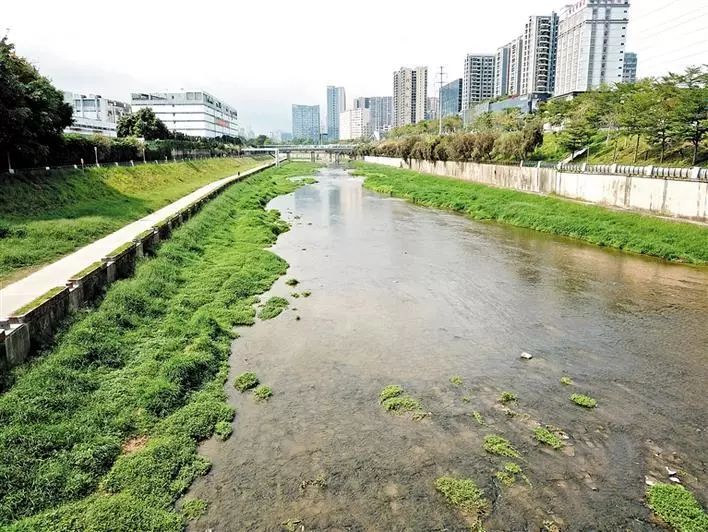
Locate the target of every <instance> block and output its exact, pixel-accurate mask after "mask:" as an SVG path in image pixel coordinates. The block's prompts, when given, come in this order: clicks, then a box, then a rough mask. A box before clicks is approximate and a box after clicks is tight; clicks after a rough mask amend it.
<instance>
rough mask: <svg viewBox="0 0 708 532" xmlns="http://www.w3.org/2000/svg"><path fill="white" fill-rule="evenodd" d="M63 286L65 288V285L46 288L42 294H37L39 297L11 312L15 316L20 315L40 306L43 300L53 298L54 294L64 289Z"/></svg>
mask: <svg viewBox="0 0 708 532" xmlns="http://www.w3.org/2000/svg"><path fill="white" fill-rule="evenodd" d="M64 288H66V287H64V286H55V287H54V288H52V289H51V290H47V291H46V292H45V293H44V294H42V295H41V296H39V297H37V298H35V299H33V300H32V301H30V302H29V303H27V304H26V305H24V306H22V307H20V308H18V309H17V310H16V311H15V312H13V314H15V315H16V316H21V315H23V314H27V313H28V312H29V311H30V310H33V309H36V308H37V307H38V306H40V305H41V304H42V303H44V302H45V301H49V300H50V299H51V298H53V297H54V296H55V295H57V294H58V293H59V292H61V291H62V290H64Z"/></svg>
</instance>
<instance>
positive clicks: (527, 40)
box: [519, 13, 558, 94]
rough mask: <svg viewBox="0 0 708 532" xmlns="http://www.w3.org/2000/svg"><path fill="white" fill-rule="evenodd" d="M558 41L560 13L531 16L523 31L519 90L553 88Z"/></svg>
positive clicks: (525, 92)
mask: <svg viewBox="0 0 708 532" xmlns="http://www.w3.org/2000/svg"><path fill="white" fill-rule="evenodd" d="M557 41H558V15H556V14H555V13H551V14H550V15H543V16H531V17H529V20H528V22H527V23H526V25H525V27H524V34H523V45H522V52H521V80H520V86H519V94H530V93H533V92H542V93H548V94H550V93H552V92H553V89H554V86H555V77H556V76H555V74H556V45H557Z"/></svg>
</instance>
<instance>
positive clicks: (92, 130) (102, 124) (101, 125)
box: [64, 92, 130, 137]
mask: <svg viewBox="0 0 708 532" xmlns="http://www.w3.org/2000/svg"><path fill="white" fill-rule="evenodd" d="M64 102H65V103H68V104H69V105H71V108H72V109H73V111H74V112H73V115H72V118H73V119H74V123H73V124H71V125H70V126H69V127H67V128H66V129H65V130H64V132H65V133H80V134H82V135H94V134H97V135H105V136H107V137H116V136H117V132H116V129H117V125H118V120H120V118H121V117H122V116H123V115H126V114H129V113H130V105H128V104H127V103H123V102H118V101H116V100H109V99H108V98H104V97H102V96H99V95H96V94H77V93H73V92H64Z"/></svg>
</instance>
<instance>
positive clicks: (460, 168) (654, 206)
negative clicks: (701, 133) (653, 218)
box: [364, 156, 708, 222]
mask: <svg viewBox="0 0 708 532" xmlns="http://www.w3.org/2000/svg"><path fill="white" fill-rule="evenodd" d="M364 160H365V161H366V162H370V163H376V164H383V165H386V166H393V167H396V168H406V169H410V170H414V171H416V172H422V173H426V174H433V175H439V176H447V177H454V178H457V179H463V180H466V181H474V182H475V183H482V184H485V185H490V186H494V187H500V188H510V189H514V190H519V191H521V192H532V193H536V194H555V195H557V196H562V197H564V198H570V199H574V200H582V201H587V202H590V203H597V204H598V205H605V206H610V207H620V208H624V209H631V210H637V211H644V212H648V213H652V214H656V215H661V216H672V217H676V218H685V219H689V220H698V221H703V222H705V221H708V181H705V180H699V179H697V178H693V179H692V178H688V179H673V178H660V177H642V176H637V175H622V174H621V173H607V174H598V173H582V172H570V171H565V170H563V169H561V170H559V169H557V168H547V167H529V166H505V165H496V164H479V163H471V162H453V161H447V162H444V161H437V162H431V161H421V160H417V159H411V160H410V161H409V162H406V161H404V160H403V159H397V158H392V157H368V156H367V157H364ZM694 173H695V174H696V175H698V172H694Z"/></svg>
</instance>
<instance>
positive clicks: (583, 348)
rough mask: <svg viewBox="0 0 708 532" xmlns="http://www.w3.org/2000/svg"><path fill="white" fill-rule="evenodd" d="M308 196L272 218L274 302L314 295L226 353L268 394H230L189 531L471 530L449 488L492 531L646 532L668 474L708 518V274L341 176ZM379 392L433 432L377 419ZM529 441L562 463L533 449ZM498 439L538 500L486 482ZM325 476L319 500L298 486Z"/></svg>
mask: <svg viewBox="0 0 708 532" xmlns="http://www.w3.org/2000/svg"><path fill="white" fill-rule="evenodd" d="M318 179H319V180H320V182H319V183H318V184H316V185H310V186H306V187H303V188H301V189H299V190H297V191H296V192H295V193H294V194H291V195H288V196H283V197H280V198H277V199H275V200H273V201H272V202H271V204H270V207H272V208H277V209H279V210H280V211H281V212H282V213H283V216H284V218H286V219H287V220H289V221H290V222H291V223H292V230H291V231H290V232H288V233H286V234H284V235H282V236H281V237H280V238H279V240H278V243H277V244H276V246H274V248H273V251H274V252H275V253H277V254H278V255H280V256H282V257H283V258H284V259H285V260H287V261H288V262H289V263H290V269H289V271H288V275H287V276H286V277H284V278H283V279H281V280H280V281H278V283H277V284H276V285H275V286H274V287H273V289H272V291H271V293H272V294H275V295H289V294H290V293H291V292H292V291H293V289H292V288H290V287H287V286H286V285H285V283H284V281H285V279H286V278H288V277H295V278H297V279H299V280H300V284H299V286H298V287H296V288H295V289H294V290H296V291H298V292H301V291H303V290H311V291H312V296H311V297H309V298H302V297H301V298H299V299H294V298H292V297H290V300H291V308H290V309H289V310H287V311H285V312H284V313H283V314H282V315H280V316H279V317H277V318H275V319H273V320H270V321H265V322H259V323H257V324H256V325H255V326H253V327H251V328H247V329H244V330H242V331H240V332H241V334H242V337H241V338H240V339H238V340H237V341H235V342H234V345H233V355H232V379H233V377H234V376H235V375H236V374H238V373H241V372H242V371H246V370H253V371H256V372H257V373H258V375H259V377H260V378H261V381H262V382H265V383H267V384H269V385H271V386H272V387H273V391H274V396H273V397H272V398H271V400H270V401H268V402H264V403H256V402H255V401H254V400H253V398H252V397H251V396H250V395H249V394H244V395H241V394H239V393H238V392H236V391H235V390H234V389H233V388H232V386H231V385H230V384H229V386H228V393H229V396H230V401H231V402H232V403H233V404H234V405H235V406H236V408H237V415H236V419H235V422H234V434H233V436H232V437H231V439H229V440H228V441H226V442H218V441H215V440H211V441H209V442H207V443H205V444H204V446H203V448H202V453H203V454H205V455H207V456H208V457H209V458H210V459H211V460H212V461H213V463H214V467H213V469H212V471H211V472H210V473H209V475H207V476H206V477H204V478H203V479H200V480H199V481H197V482H196V483H195V485H194V486H193V488H192V490H191V492H190V494H189V496H190V497H201V498H204V499H206V500H207V501H209V503H210V506H209V510H208V513H207V514H206V515H205V516H204V517H202V518H200V519H199V520H198V521H196V522H195V523H193V524H192V525H191V529H192V530H205V529H207V528H212V529H213V530H215V531H225V530H281V529H282V525H281V523H283V522H285V521H287V520H288V519H296V520H300V521H301V524H302V525H303V526H304V527H305V529H306V530H382V531H383V530H463V529H465V527H466V523H465V521H464V520H463V519H462V518H461V516H460V515H458V514H457V513H456V512H455V511H454V510H453V509H452V508H450V507H449V506H447V505H446V503H445V502H444V501H443V499H442V498H441V497H440V496H439V495H438V494H437V493H436V492H435V490H434V487H433V482H434V480H435V478H437V477H438V476H441V475H455V476H464V477H470V478H472V479H474V480H475V481H476V482H477V483H478V485H480V486H481V487H482V488H483V489H484V491H485V495H486V496H487V498H489V499H490V501H491V502H492V503H493V504H492V508H491V512H490V515H489V516H488V517H487V518H486V520H485V527H486V529H487V530H539V529H540V527H541V525H542V523H543V521H544V520H553V521H555V522H556V523H558V524H559V525H561V526H562V529H563V530H613V531H614V530H654V529H659V527H658V525H657V524H656V523H655V522H654V521H653V520H652V518H651V515H650V512H649V511H648V510H647V509H646V507H645V504H644V502H643V495H644V490H645V488H646V486H645V475H650V476H653V477H655V478H657V479H659V480H662V481H666V477H667V474H666V471H665V469H664V468H665V467H666V466H670V467H672V468H675V469H679V470H680V471H679V476H680V477H681V480H682V481H683V482H684V484H685V485H687V486H688V487H689V488H690V489H691V490H692V491H693V492H694V493H695V494H696V495H697V496H698V498H699V500H701V501H702V502H703V504H704V505H705V504H706V503H707V502H708V489H707V487H706V478H707V475H708V463H707V462H708V438H706V430H708V427H707V425H708V406H707V405H706V399H705V397H706V395H705V388H706V384H707V383H708V364H707V363H708V270H705V269H703V270H701V269H695V268H689V267H684V266H676V265H667V264H665V263H662V262H660V261H655V260H651V259H645V258H643V257H636V256H631V255H627V254H622V253H619V252H612V251H608V250H603V249H599V248H595V247H591V246H585V245H580V244H577V243H574V242H571V241H568V240H564V239H558V238H554V237H550V236H548V235H543V234H540V233H536V232H533V231H527V230H520V229H515V228H510V227H506V226H502V225H497V224H487V223H479V222H473V221H469V220H467V219H465V218H463V217H460V216H455V215H452V214H447V213H442V212H438V211H434V210H428V209H423V208H419V207H416V206H413V205H410V204H407V203H405V202H403V201H400V200H396V199H391V198H386V197H383V196H380V195H377V194H375V193H372V192H369V191H366V190H363V189H362V187H361V181H360V180H359V179H358V178H354V177H351V176H349V175H348V174H346V173H345V172H344V171H343V170H339V169H327V170H323V171H322V172H321V174H320V175H319V176H318ZM293 307H295V308H296V309H297V310H295V309H294V308H293ZM297 316H300V317H301V320H299V321H298V320H296V317H297ZM521 351H528V352H529V353H532V354H533V355H534V357H533V359H532V360H521V359H520V358H519V355H520V353H521ZM452 375H460V376H461V377H462V378H463V379H464V385H463V386H459V387H457V386H454V385H452V384H451V383H450V382H449V378H450V377H451V376H452ZM564 375H568V376H570V377H571V378H572V379H573V381H574V385H572V386H563V385H562V384H560V383H559V379H560V378H561V377H562V376H564ZM391 383H397V384H401V385H402V386H404V387H405V389H406V391H408V392H409V393H410V394H411V395H413V396H415V397H417V398H418V399H420V401H421V402H422V403H423V406H424V409H425V410H426V411H428V412H430V415H429V416H428V417H427V418H425V419H423V420H421V421H413V420H412V419H411V418H410V416H395V415H390V414H388V413H386V412H384V411H383V410H382V409H381V408H380V407H379V405H378V402H377V397H378V393H379V392H380V390H381V389H382V388H383V387H384V386H385V385H387V384H391ZM504 390H509V391H513V392H514V393H516V394H517V395H518V396H519V400H518V402H517V403H516V404H512V405H510V407H511V409H512V410H513V411H514V412H516V415H515V416H509V415H508V414H507V413H505V412H504V411H503V408H502V406H501V405H500V404H499V403H498V402H497V398H498V397H499V395H500V394H501V392H502V391H504ZM574 392H579V393H583V392H584V393H588V394H589V395H591V396H593V397H594V398H596V399H597V400H598V407H597V408H596V409H595V410H585V409H582V408H581V407H578V406H576V405H574V404H572V403H571V402H570V401H569V400H568V397H569V395H570V394H571V393H574ZM465 396H468V397H469V401H465V400H463V397H465ZM475 410H476V411H479V412H480V413H481V414H482V416H483V417H484V419H485V422H486V424H485V425H484V426H480V425H479V424H477V423H476V422H475V420H474V419H473V418H472V417H471V416H470V415H469V414H470V413H471V412H472V411H475ZM537 422H541V423H547V424H552V425H554V426H557V427H560V428H562V429H563V430H564V431H565V432H566V433H567V434H568V436H569V437H570V439H569V440H567V441H566V447H565V448H564V449H562V450H559V451H554V450H552V449H551V448H550V447H545V446H542V445H540V444H538V442H536V441H535V440H534V439H533V438H532V429H533V427H534V426H535V424H536V423H537ZM492 433H495V434H500V435H503V436H505V437H507V438H508V439H510V440H511V441H512V443H513V444H514V445H515V446H516V447H517V448H518V449H519V450H520V451H521V452H522V454H523V457H522V459H521V460H516V462H517V463H519V464H520V465H521V466H522V468H523V469H524V472H525V474H526V475H527V476H528V479H529V481H530V483H531V485H530V486H529V485H528V484H526V483H524V482H523V481H519V482H517V483H516V484H515V485H514V486H512V487H505V486H503V485H501V484H499V483H498V482H497V481H496V480H495V479H494V473H495V472H496V471H498V470H499V469H500V468H501V467H502V466H503V464H504V463H505V462H506V461H508V459H504V458H501V457H496V456H491V455H489V454H486V453H485V452H484V450H483V449H482V441H483V438H484V436H485V435H487V434H492ZM320 474H322V475H324V477H325V478H326V482H327V486H326V488H324V489H323V488H320V487H317V486H314V485H306V486H305V487H304V488H303V487H302V483H303V481H306V480H308V479H314V478H316V477H317V476H318V475H320Z"/></svg>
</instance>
